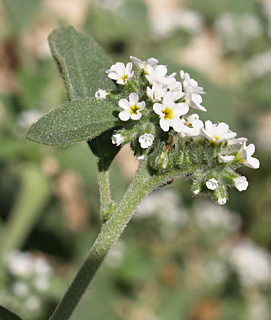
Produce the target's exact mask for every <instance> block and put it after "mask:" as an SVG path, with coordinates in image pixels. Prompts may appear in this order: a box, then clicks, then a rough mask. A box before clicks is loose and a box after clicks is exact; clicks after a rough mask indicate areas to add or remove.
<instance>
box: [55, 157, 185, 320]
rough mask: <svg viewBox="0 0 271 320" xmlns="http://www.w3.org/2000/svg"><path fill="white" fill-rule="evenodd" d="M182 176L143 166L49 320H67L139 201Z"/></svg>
mask: <svg viewBox="0 0 271 320" xmlns="http://www.w3.org/2000/svg"><path fill="white" fill-rule="evenodd" d="M181 176H183V171H182V170H180V169H178V170H172V171H171V172H167V173H164V174H157V173H156V174H154V175H153V176H152V175H151V174H150V172H149V170H148V166H147V163H146V162H145V161H144V162H142V163H141V164H140V166H139V168H138V170H137V174H136V176H135V178H134V181H133V182H132V184H131V185H130V187H129V188H128V190H127V192H126V194H125V196H124V198H123V200H122V201H121V203H120V204H119V206H118V208H117V209H116V210H115V212H114V213H113V214H112V216H111V218H110V220H108V221H107V223H105V224H104V225H103V226H102V230H101V232H100V234H99V236H98V237H97V239H96V241H95V243H94V245H93V247H92V248H91V250H90V252H89V254H88V256H87V258H86V260H85V261H84V263H83V265H82V266H81V268H80V270H79V272H78V273H77V275H76V276H75V278H74V280H73V282H72V284H71V285H70V287H69V288H68V290H67V292H66V294H65V295H64V297H63V299H62V300H61V301H60V303H59V304H58V306H57V308H56V310H55V311H54V313H53V314H52V316H51V318H50V319H49V320H67V319H69V318H70V316H71V315H72V313H73V311H74V309H75V308H76V306H77V304H78V303H79V301H80V299H81V298H82V296H83V294H84V293H85V291H86V289H87V288H88V286H89V284H90V282H91V281H92V279H93V278H94V276H95V274H96V272H97V270H98V269H99V267H100V265H101V264H102V262H103V260H104V258H105V256H106V254H107V253H108V251H109V249H110V248H111V247H112V246H113V244H114V243H115V242H116V241H117V240H118V238H119V236H120V235H121V234H122V232H123V230H124V228H125V227H126V225H127V223H128V222H129V221H130V219H131V217H132V214H133V212H134V211H135V209H136V207H137V206H138V204H139V203H140V201H141V200H142V199H143V198H144V197H145V196H146V195H147V194H148V193H149V192H151V191H152V190H153V189H155V188H157V187H159V186H160V185H162V184H164V183H168V182H170V181H171V180H172V179H174V178H178V177H181Z"/></svg>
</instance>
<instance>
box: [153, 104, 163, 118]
mask: <svg viewBox="0 0 271 320" xmlns="http://www.w3.org/2000/svg"><path fill="white" fill-rule="evenodd" d="M163 109H164V105H163V104H161V103H155V104H154V105H153V111H154V112H155V113H157V114H159V115H160V116H164V114H163V113H162V110H163Z"/></svg>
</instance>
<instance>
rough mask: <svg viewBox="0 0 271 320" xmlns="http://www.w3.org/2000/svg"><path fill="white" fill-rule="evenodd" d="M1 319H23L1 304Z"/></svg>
mask: <svg viewBox="0 0 271 320" xmlns="http://www.w3.org/2000/svg"><path fill="white" fill-rule="evenodd" d="M0 320H22V319H21V318H20V317H18V316H17V315H16V314H15V313H13V312H11V311H9V310H8V309H6V308H4V307H2V306H0Z"/></svg>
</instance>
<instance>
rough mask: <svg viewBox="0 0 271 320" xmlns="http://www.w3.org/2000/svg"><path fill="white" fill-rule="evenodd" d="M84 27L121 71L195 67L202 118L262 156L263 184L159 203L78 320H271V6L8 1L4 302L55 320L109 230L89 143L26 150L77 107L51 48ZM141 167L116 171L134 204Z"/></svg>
mask: <svg viewBox="0 0 271 320" xmlns="http://www.w3.org/2000/svg"><path fill="white" fill-rule="evenodd" d="M67 24H71V25H73V26H75V27H76V28H77V29H78V30H79V31H81V32H83V33H85V34H91V35H92V36H93V37H94V38H95V39H96V41H97V42H98V43H99V44H100V45H101V46H102V48H103V49H104V50H105V51H106V52H107V53H108V55H109V56H110V57H112V60H113V61H114V62H116V61H122V62H125V63H126V62H128V61H129V56H130V55H133V56H136V57H139V58H140V59H142V60H146V59H148V58H149V57H155V58H158V59H159V62H160V63H161V64H166V65H167V66H168V69H169V71H170V72H173V71H178V70H180V69H184V70H185V71H187V72H189V73H190V74H191V76H192V77H194V78H195V79H196V80H197V81H198V82H199V85H200V86H202V87H203V88H204V89H205V91H206V92H207V94H206V95H205V96H204V97H203V99H204V103H203V105H204V106H205V107H206V108H207V110H208V111H207V113H204V114H200V117H201V119H203V120H206V119H210V120H212V121H213V122H217V121H225V122H227V123H228V124H229V125H230V128H231V129H232V130H233V131H236V132H237V133H238V136H239V137H242V136H246V137H248V139H249V143H254V144H255V145H256V153H255V156H256V157H257V158H258V159H259V160H260V161H261V167H260V169H259V170H252V169H246V168H245V169H242V172H241V173H242V174H243V175H245V176H247V178H248V181H249V183H250V186H249V188H248V190H247V191H245V192H243V193H239V192H238V191H236V190H231V191H230V201H229V203H227V204H226V205H225V206H224V207H220V206H218V205H216V204H213V203H211V201H209V200H206V199H198V198H195V197H193V196H192V194H191V192H190V190H189V182H187V181H175V182H174V183H173V184H172V185H171V186H170V187H168V188H166V189H163V190H159V191H156V192H154V193H153V194H152V195H151V196H149V198H146V199H145V200H144V201H143V202H142V204H141V206H140V208H139V209H138V210H137V212H136V213H135V217H134V219H132V221H131V223H130V225H129V226H128V227H127V229H126V230H125V232H124V234H123V235H122V237H121V239H120V240H119V242H118V243H117V244H116V245H115V247H114V248H113V249H112V250H111V252H110V254H109V256H108V257H107V259H106V261H105V263H104V265H103V266H102V268H101V269H100V271H99V273H98V274H97V277H96V279H95V280H94V282H93V284H92V285H91V287H90V289H89V290H88V291H87V293H86V295H85V296H84V298H83V300H82V302H81V303H80V305H79V307H78V309H77V310H76V312H75V313H74V315H73V317H72V319H74V320H75V319H76V320H81V319H82V320H83V319H84V320H85V319H91V320H101V319H103V320H104V319H110V320H122V319H123V320H142V319H144V320H232V319H236V320H243V319H244V320H270V319H271V302H270V301H271V258H270V257H271V255H270V249H271V231H270V230H271V170H270V153H271V45H270V44H271V2H270V1H269V0H262V1H260V0H259V1H256V0H220V1H217V0H202V1H198V0H186V1H185V0H156V1H155V0H145V1H143V0H142V1H140V0H99V1H98V0H96V1H95V0H92V1H90V0H24V1H22V0H2V2H0V254H1V256H0V263H1V266H0V304H2V305H4V306H6V307H8V308H10V309H11V310H13V311H14V312H16V313H18V314H19V315H20V316H21V317H22V318H24V319H30V320H31V319H37V320H43V319H47V316H48V314H49V313H50V312H52V310H53V308H54V306H55V305H56V303H57V302H58V300H59V299H60V298H61V296H62V294H63V293H64V291H65V289H66V288H67V286H68V284H69V283H70V281H71V279H72V277H73V275H74V274H75V272H76V270H77V268H78V267H79V265H80V264H81V262H82V260H83V259H84V257H85V255H86V253H87V252H88V250H89V248H90V247H91V245H92V243H93V241H94V240H95V238H96V236H97V234H98V232H99V228H100V220H99V194H98V184H97V174H96V164H95V161H94V158H93V156H92V155H91V153H90V151H89V150H88V147H87V144H86V143H79V144H76V145H74V146H71V147H68V148H64V149H57V148H49V147H44V146H40V145H36V144H34V143H31V142H29V141H26V139H25V132H26V129H27V128H28V126H29V125H30V124H31V123H33V122H34V121H36V120H37V119H38V118H39V117H40V116H41V115H43V114H44V113H46V112H48V111H49V110H51V109H53V108H55V107H56V106H58V105H60V104H61V103H63V102H64V101H65V92H64V89H63V86H62V83H61V78H60V76H59V74H58V70H57V68H56V65H55V63H54V61H53V59H52V57H51V56H50V51H49V46H48V44H47V37H48V35H49V33H50V32H51V31H52V30H53V29H54V28H56V27H58V26H61V25H67ZM136 166H137V162H136V160H135V159H134V158H133V156H132V155H131V153H130V151H129V148H127V146H126V147H124V148H123V149H122V150H121V152H120V153H119V155H118V156H117V158H116V159H115V161H114V163H113V165H112V170H111V178H112V193H113V196H114V198H115V199H116V200H120V199H121V197H122V195H123V194H124V192H125V190H126V188H127V186H128V184H129V182H130V181H131V179H132V177H133V175H134V172H135V170H136Z"/></svg>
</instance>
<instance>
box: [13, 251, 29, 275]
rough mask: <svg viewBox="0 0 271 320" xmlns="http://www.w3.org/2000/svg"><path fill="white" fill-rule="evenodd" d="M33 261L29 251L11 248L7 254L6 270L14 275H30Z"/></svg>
mask: <svg viewBox="0 0 271 320" xmlns="http://www.w3.org/2000/svg"><path fill="white" fill-rule="evenodd" d="M33 262H34V261H33V255H32V254H31V253H29V252H20V251H17V250H13V251H11V252H10V253H9V254H8V256H7V266H8V270H9V272H10V273H11V274H12V275H13V276H15V277H30V276H31V274H33V272H34V270H33Z"/></svg>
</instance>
